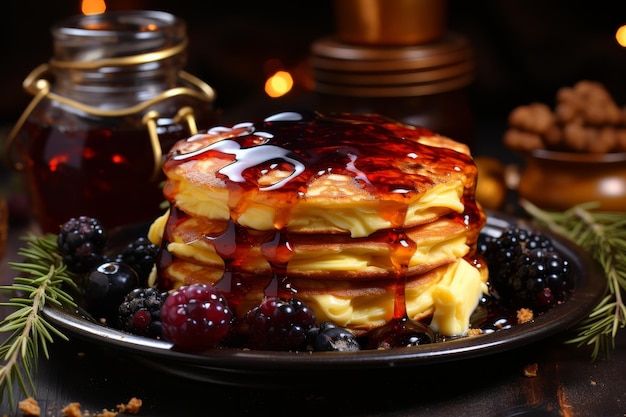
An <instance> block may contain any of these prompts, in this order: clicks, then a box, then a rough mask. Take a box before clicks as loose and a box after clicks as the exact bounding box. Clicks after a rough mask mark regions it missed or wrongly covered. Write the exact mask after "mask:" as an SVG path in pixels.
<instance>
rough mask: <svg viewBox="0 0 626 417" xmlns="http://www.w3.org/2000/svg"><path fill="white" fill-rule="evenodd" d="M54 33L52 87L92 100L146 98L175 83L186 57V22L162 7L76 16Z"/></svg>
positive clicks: (122, 102)
mask: <svg viewBox="0 0 626 417" xmlns="http://www.w3.org/2000/svg"><path fill="white" fill-rule="evenodd" d="M52 35H53V39H54V55H53V58H52V60H51V61H50V67H51V69H52V73H53V75H54V76H55V84H54V89H55V90H56V91H57V92H58V93H59V94H62V95H65V96H67V97H69V98H72V99H75V100H78V101H81V102H84V103H86V104H91V105H93V104H94V103H98V102H106V103H107V105H109V106H110V105H113V106H115V105H116V104H115V102H116V101H119V102H120V103H119V104H120V105H121V106H125V105H128V104H129V101H131V102H141V101H143V100H146V99H148V98H150V97H151V96H153V95H154V94H158V93H159V92H160V91H163V90H164V89H168V88H171V87H173V86H175V85H176V82H177V74H178V71H179V70H181V69H182V68H183V66H184V64H185V61H186V56H185V51H186V44H187V35H186V26H185V23H184V21H182V20H181V19H179V18H177V17H175V16H173V15H171V14H169V13H165V12H158V11H120V12H107V13H102V14H98V15H88V16H74V17H71V18H69V19H66V20H64V21H61V22H59V23H58V24H56V25H55V26H53V27H52ZM103 99H106V100H103Z"/></svg>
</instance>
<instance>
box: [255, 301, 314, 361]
mask: <svg viewBox="0 0 626 417" xmlns="http://www.w3.org/2000/svg"><path fill="white" fill-rule="evenodd" d="M245 323H246V325H247V326H248V329H249V334H248V345H249V347H250V348H252V349H264V350H303V349H305V348H306V345H307V334H308V333H309V331H310V330H311V329H312V328H313V327H314V326H315V324H316V317H315V312H314V311H313V310H312V309H311V308H309V307H308V306H307V305H306V304H304V303H303V302H302V301H301V300H299V299H297V298H288V299H285V298H280V297H266V298H265V299H264V300H263V301H262V302H261V304H260V305H258V306H257V307H255V308H253V309H252V310H250V311H249V312H248V314H247V315H246V317H245Z"/></svg>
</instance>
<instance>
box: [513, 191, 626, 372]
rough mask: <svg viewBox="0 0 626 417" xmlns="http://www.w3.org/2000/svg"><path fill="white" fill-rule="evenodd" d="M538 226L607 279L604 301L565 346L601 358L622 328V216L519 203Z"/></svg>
mask: <svg viewBox="0 0 626 417" xmlns="http://www.w3.org/2000/svg"><path fill="white" fill-rule="evenodd" d="M520 204H521V206H522V207H523V208H524V210H526V212H527V213H528V214H529V215H530V216H531V217H532V218H533V219H534V220H535V221H537V222H538V223H539V224H541V225H543V226H544V227H546V228H547V229H549V230H551V231H552V232H554V233H557V234H559V235H561V236H564V237H565V238H568V239H570V240H571V241H573V242H574V243H576V244H578V245H579V246H580V247H581V248H582V249H583V250H585V251H586V252H587V253H588V254H589V255H590V256H591V257H592V258H593V259H594V260H595V261H597V262H598V263H599V264H600V266H601V267H602V269H603V271H604V274H605V276H606V279H607V284H608V285H607V290H606V293H605V295H604V298H603V299H602V300H601V301H600V302H599V303H598V305H597V306H595V307H594V309H593V310H592V312H591V313H590V314H589V315H588V316H587V317H586V318H585V319H583V320H582V321H581V322H580V323H579V324H578V325H577V326H576V327H575V329H574V330H575V332H576V334H577V335H576V336H575V337H573V338H571V339H569V340H567V341H566V343H570V344H577V345H578V346H585V345H590V346H592V348H593V349H592V353H591V355H592V358H593V359H594V360H595V359H597V358H598V356H599V355H600V353H602V354H603V355H604V356H605V357H606V356H608V355H610V353H611V350H613V349H614V348H615V337H616V335H617V333H618V331H619V329H622V328H624V327H625V326H626V299H625V297H626V212H604V211H597V210H595V209H597V208H598V206H599V204H598V203H596V202H589V203H583V204H579V205H576V206H574V207H572V208H570V209H568V210H565V211H563V212H553V211H545V210H541V209H539V208H538V207H536V206H535V205H533V204H532V203H530V202H528V201H526V200H523V201H521V202H520Z"/></svg>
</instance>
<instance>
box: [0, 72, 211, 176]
mask: <svg viewBox="0 0 626 417" xmlns="http://www.w3.org/2000/svg"><path fill="white" fill-rule="evenodd" d="M49 69H50V64H41V65H39V66H38V67H37V68H35V69H34V70H33V71H32V72H31V73H30V74H29V75H28V76H27V77H26V78H25V79H24V81H23V83H22V86H23V87H24V89H25V90H26V91H28V92H29V93H31V94H33V95H34V97H33V99H32V100H31V102H30V103H29V104H28V106H27V107H26V109H25V110H24V112H23V113H22V114H21V116H20V117H19V119H18V120H17V122H16V124H15V125H14V126H13V128H12V129H11V131H10V132H9V135H8V137H7V140H6V142H5V144H4V151H3V156H4V160H5V163H6V164H7V166H9V167H12V168H13V169H16V170H22V169H23V168H24V166H23V164H22V163H21V162H18V161H14V160H13V158H12V156H11V151H12V148H13V145H14V142H15V138H16V136H17V134H18V132H19V131H20V129H21V128H22V126H23V125H24V123H25V122H26V119H27V118H28V116H30V114H31V113H32V112H33V110H34V109H35V107H36V106H37V105H38V104H39V103H40V102H41V101H42V100H43V99H44V98H47V99H49V100H53V101H57V102H59V103H62V104H64V105H66V106H69V107H73V108H76V109H78V110H80V111H82V112H84V113H87V114H90V115H93V116H101V117H123V116H130V115H133V114H139V113H141V112H144V111H146V110H148V109H150V107H152V106H155V105H156V104H158V103H160V102H162V101H164V100H167V99H170V98H172V97H176V96H191V97H194V98H196V99H199V100H201V101H205V102H208V103H211V102H213V101H214V100H215V91H214V90H213V88H212V87H211V86H209V85H208V84H206V83H204V82H203V81H201V80H200V79H199V78H197V77H195V76H193V75H191V74H189V73H187V72H185V71H180V72H179V73H178V76H179V77H180V78H181V79H182V80H185V81H186V82H188V83H189V84H191V85H194V86H195V87H197V90H195V89H193V88H188V87H175V88H170V89H169V90H165V91H163V92H161V93H159V94H158V95H156V96H154V97H152V98H150V99H148V100H145V101H143V102H141V103H139V104H136V105H133V106H130V107H126V108H120V109H107V110H103V109H100V108H97V107H93V106H88V105H85V104H83V103H81V102H79V101H76V100H73V99H70V98H67V97H64V96H62V95H59V94H57V93H54V92H52V91H51V84H50V81H49V80H47V79H46V78H45V74H46V73H48V72H49ZM159 116H160V115H159V113H158V112H157V111H155V110H151V111H147V112H146V114H145V115H144V116H143V118H142V122H143V123H144V124H145V125H146V127H147V129H148V133H149V135H150V144H151V148H152V154H153V158H154V170H153V173H152V179H156V178H157V177H158V175H159V173H160V170H161V165H162V157H163V150H162V148H161V143H160V141H159V137H158V132H157V119H158V118H159ZM174 122H175V123H186V124H187V125H188V128H189V131H190V133H191V134H195V133H197V131H198V129H197V125H196V121H195V115H194V113H193V109H192V108H191V107H183V108H181V109H179V110H178V112H177V114H176V116H175V117H174Z"/></svg>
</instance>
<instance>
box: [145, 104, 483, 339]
mask: <svg viewBox="0 0 626 417" xmlns="http://www.w3.org/2000/svg"><path fill="white" fill-rule="evenodd" d="M164 171H165V174H166V176H167V183H166V185H165V188H164V195H165V197H166V198H167V200H168V201H169V202H170V204H171V206H170V209H169V210H168V211H167V212H166V213H165V214H164V215H163V216H162V217H160V218H159V219H157V220H156V221H155V222H154V223H153V224H152V226H151V229H150V234H149V236H150V239H151V240H152V241H153V242H154V243H157V244H160V245H161V248H162V250H161V254H160V258H159V261H158V274H157V278H156V285H157V286H158V287H160V288H161V289H164V290H169V289H172V288H177V287H179V286H181V285H188V284H191V283H196V282H204V283H211V284H214V285H216V286H218V288H220V289H221V290H223V292H224V293H225V294H226V296H227V298H228V299H229V303H230V305H231V308H232V309H233V310H234V311H235V312H236V314H237V316H239V317H242V316H244V315H245V313H246V312H247V311H248V310H249V309H250V308H252V307H254V306H256V305H258V304H259V303H260V301H261V300H262V299H263V297H264V296H282V297H297V298H300V299H301V300H303V301H305V302H306V303H307V304H308V305H309V306H310V307H312V308H313V309H314V310H315V313H316V315H317V318H318V320H319V321H332V322H334V323H335V324H336V325H338V326H342V327H346V328H349V329H351V330H352V331H354V332H355V333H356V334H357V335H362V334H366V333H367V332H369V331H370V330H372V329H374V328H377V327H379V326H382V325H384V324H385V323H387V322H389V321H390V320H391V319H392V317H394V316H397V315H398V309H402V312H403V313H404V314H406V315H407V316H408V317H410V318H412V319H416V320H423V321H428V323H429V324H430V325H431V327H433V329H434V330H435V331H437V332H439V333H441V334H443V335H459V334H463V333H465V332H466V331H467V329H468V321H469V315H470V314H471V312H472V311H473V310H474V308H475V307H476V305H477V303H478V300H479V299H480V297H481V295H482V293H483V292H484V291H486V286H485V282H486V279H487V271H486V269H484V268H481V267H479V265H478V264H479V262H477V261H476V260H475V259H474V255H475V245H476V240H477V238H478V234H479V232H480V229H481V228H482V227H483V225H484V223H485V213H484V212H483V210H482V209H481V208H480V206H479V205H477V203H476V201H475V198H474V192H475V187H476V177H477V168H476V166H475V164H474V163H473V161H472V159H471V156H470V153H469V150H468V148H467V146H465V145H463V144H460V143H458V142H455V141H453V140H451V139H449V138H446V137H443V136H440V135H437V134H434V133H433V132H430V131H428V130H426V129H422V128H416V127H412V126H406V125H403V124H400V123H398V122H396V121H393V120H389V119H387V118H385V117H382V116H380V115H353V114H330V115H321V114H317V113H311V114H303V113H293V112H288V113H280V114H277V115H274V116H271V117H268V118H266V119H264V120H262V121H258V122H245V123H239V124H236V125H232V126H229V127H215V128H213V129H211V130H209V131H207V132H205V133H199V134H196V135H194V136H192V137H189V138H187V139H185V140H181V141H179V142H178V143H177V144H176V145H175V146H174V147H173V148H172V150H171V151H170V152H169V153H168V155H167V158H166V161H165V164H164ZM399 304H401V305H399Z"/></svg>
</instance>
